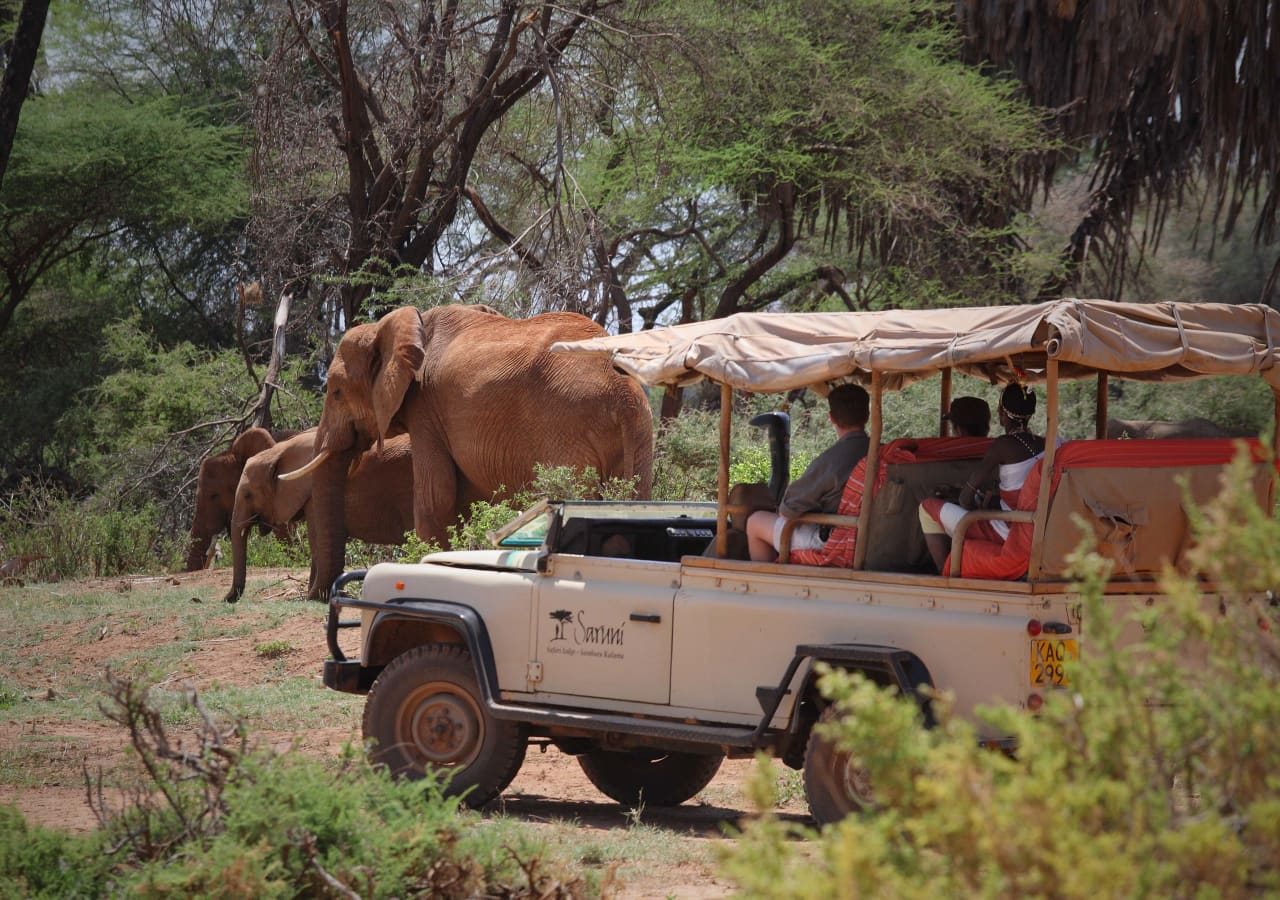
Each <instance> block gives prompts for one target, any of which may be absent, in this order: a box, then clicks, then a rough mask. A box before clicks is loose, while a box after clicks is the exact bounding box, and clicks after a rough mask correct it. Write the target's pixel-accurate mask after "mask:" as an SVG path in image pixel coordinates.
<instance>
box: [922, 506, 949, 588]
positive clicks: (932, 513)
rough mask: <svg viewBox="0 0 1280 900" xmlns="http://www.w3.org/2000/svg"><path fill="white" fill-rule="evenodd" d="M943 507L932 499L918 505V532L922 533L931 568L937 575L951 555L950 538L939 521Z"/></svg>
mask: <svg viewBox="0 0 1280 900" xmlns="http://www.w3.org/2000/svg"><path fill="white" fill-rule="evenodd" d="M943 505H944V504H943V502H942V501H941V500H934V499H932V498H930V499H928V500H925V501H924V502H923V503H921V504H920V530H921V531H922V532H924V545H925V547H926V548H928V550H929V557H930V558H931V559H932V560H933V567H934V568H935V569H937V570H938V572H939V573H941V572H942V568H943V566H945V565H946V564H947V557H948V556H950V555H951V536H950V535H948V534H947V532H946V530H945V529H944V528H943V527H942V524H941V522H940V521H939V520H940V518H941V515H940V514H941V511H942V507H943Z"/></svg>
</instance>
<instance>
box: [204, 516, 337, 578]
mask: <svg viewBox="0 0 1280 900" xmlns="http://www.w3.org/2000/svg"><path fill="white" fill-rule="evenodd" d="M354 543H356V542H355V541H349V542H348V544H349V545H350V544H354ZM224 546H226V547H227V551H228V552H227V553H225V554H224V556H223V560H222V561H223V563H224V564H226V565H228V566H229V565H231V553H230V545H229V544H227V543H226V542H225V540H224ZM245 560H246V562H247V564H248V565H250V566H254V567H262V568H278V569H290V568H293V569H296V568H299V567H306V566H309V565H311V549H310V547H309V546H308V545H307V526H306V523H305V522H304V523H302V524H300V525H298V527H297V530H296V531H295V532H294V534H293V540H291V541H282V540H280V539H279V538H277V537H276V536H275V534H274V533H270V534H260V533H259V532H258V529H257V528H251V529H249V540H248V543H247V544H246V545H245Z"/></svg>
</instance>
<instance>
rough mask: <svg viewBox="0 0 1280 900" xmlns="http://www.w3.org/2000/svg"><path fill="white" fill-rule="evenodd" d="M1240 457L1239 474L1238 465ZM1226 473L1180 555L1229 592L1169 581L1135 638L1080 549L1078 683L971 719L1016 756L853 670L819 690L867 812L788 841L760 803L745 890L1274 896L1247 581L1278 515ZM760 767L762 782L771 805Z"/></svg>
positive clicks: (1266, 720) (1279, 659)
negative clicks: (857, 770)
mask: <svg viewBox="0 0 1280 900" xmlns="http://www.w3.org/2000/svg"><path fill="white" fill-rule="evenodd" d="M1237 466H1238V467H1239V466H1241V464H1240V463H1238V464H1237ZM1247 480H1248V471H1247V467H1243V468H1237V470H1236V471H1235V472H1234V474H1233V477H1232V479H1231V481H1230V484H1229V485H1228V486H1227V487H1226V488H1225V489H1224V492H1223V495H1222V496H1221V497H1220V498H1219V500H1218V501H1217V502H1216V503H1215V504H1213V505H1212V506H1211V507H1209V508H1208V509H1206V510H1205V511H1204V512H1203V513H1202V514H1199V515H1197V516H1195V521H1194V527H1195V534H1196V536H1197V539H1198V541H1199V544H1198V547H1197V548H1196V549H1195V550H1194V551H1193V552H1192V554H1191V559H1190V563H1191V566H1192V568H1193V570H1194V571H1197V572H1199V573H1201V574H1203V575H1204V576H1206V577H1208V578H1209V579H1211V580H1213V581H1215V582H1217V584H1218V585H1219V587H1220V589H1221V590H1222V591H1223V592H1224V595H1225V596H1226V597H1227V598H1229V599H1227V600H1225V601H1224V602H1223V603H1222V604H1221V605H1219V602H1218V600H1217V599H1216V596H1215V597H1211V598H1209V599H1208V601H1206V600H1205V599H1204V598H1202V596H1201V588H1200V586H1199V585H1198V584H1197V582H1196V581H1195V580H1194V579H1192V578H1189V577H1185V576H1179V575H1176V574H1173V573H1169V574H1168V575H1166V576H1165V578H1164V579H1163V581H1162V586H1163V591H1164V593H1165V596H1162V597H1159V598H1157V600H1156V602H1155V603H1154V604H1153V605H1151V606H1146V605H1142V606H1139V607H1137V609H1138V610H1139V611H1138V612H1137V613H1135V614H1134V615H1136V617H1137V618H1138V619H1139V624H1140V625H1141V628H1140V629H1133V628H1131V629H1130V633H1134V632H1136V633H1140V634H1142V636H1143V637H1142V640H1141V642H1140V643H1137V644H1133V645H1130V646H1122V645H1121V642H1120V633H1121V626H1122V625H1123V624H1124V618H1123V617H1122V616H1117V615H1116V614H1115V613H1114V612H1113V605H1114V603H1115V601H1114V598H1112V599H1109V600H1104V597H1103V594H1102V587H1103V584H1104V581H1105V579H1106V577H1107V576H1108V575H1109V571H1108V564H1107V563H1105V562H1104V561H1103V560H1101V559H1100V558H1099V557H1097V556H1094V555H1090V554H1083V553H1081V554H1077V558H1076V565H1077V570H1076V571H1077V577H1078V578H1079V579H1080V582H1079V585H1078V589H1079V591H1080V595H1081V599H1082V602H1083V604H1084V619H1083V621H1084V622H1085V623H1087V639H1088V642H1087V646H1086V647H1085V648H1084V652H1083V653H1082V657H1083V658H1082V660H1081V661H1080V663H1079V664H1078V665H1075V666H1073V667H1072V668H1071V669H1070V672H1069V674H1070V677H1071V681H1072V686H1071V688H1069V689H1068V690H1063V691H1055V692H1052V693H1051V694H1050V695H1049V696H1048V698H1047V700H1046V704H1045V706H1044V708H1043V710H1042V711H1041V713H1040V714H1039V715H1038V716H1030V715H1026V714H1024V713H1022V712H1020V711H1017V710H1012V709H1008V708H997V709H989V710H986V711H984V712H983V713H982V714H983V715H984V716H985V717H986V718H987V719H988V720H990V721H991V722H993V723H994V724H996V725H997V726H998V728H999V730H1000V731H1002V732H1004V733H1007V734H1011V735H1013V736H1015V737H1016V739H1017V746H1018V750H1017V754H1016V758H1011V757H1008V756H1005V755H1003V754H999V753H996V752H993V751H988V750H983V749H981V748H980V747H979V746H978V741H977V738H976V733H975V730H974V727H973V726H972V725H971V724H970V723H969V722H966V721H961V720H959V719H958V718H956V717H954V716H952V715H950V714H949V713H948V711H947V709H946V706H947V704H946V702H945V698H942V702H941V703H940V706H941V710H940V712H941V715H940V724H939V726H938V727H937V728H936V729H933V730H929V731H925V730H924V729H922V728H921V727H920V723H919V713H918V710H917V708H916V706H915V704H913V703H911V702H909V701H905V700H903V699H902V698H900V697H898V696H896V695H894V694H893V693H891V692H888V691H885V690H882V689H880V688H877V687H876V686H874V685H872V684H870V683H869V682H866V681H865V680H863V679H862V678H860V677H858V676H849V675H847V674H844V673H836V672H832V673H829V674H827V675H825V676H824V677H823V681H822V686H823V689H824V691H826V692H827V693H828V694H829V695H830V696H831V697H832V698H833V699H834V700H835V702H837V703H839V704H840V705H841V706H842V707H843V708H844V709H845V710H846V711H848V713H849V715H848V716H846V717H845V718H844V719H842V720H841V721H840V723H839V724H838V725H837V726H835V727H834V729H833V732H832V734H833V735H834V736H836V737H837V738H838V740H839V741H840V742H841V743H842V745H843V746H845V747H846V748H848V749H849V750H850V751H851V752H852V753H853V754H854V756H855V757H856V758H857V759H858V761H859V762H860V764H862V765H863V766H865V767H866V769H867V771H868V773H869V775H870V778H871V782H872V784H873V785H874V790H875V795H876V799H877V808H876V809H874V810H871V811H869V812H867V813H866V814H864V815H861V816H856V817H851V818H849V819H847V820H845V821H844V822H842V823H839V824H838V825H836V826H833V827H831V828H829V829H827V830H825V831H824V832H823V833H822V835H821V853H820V855H819V856H817V857H816V858H815V855H814V854H811V853H808V852H803V851H797V850H796V849H795V848H794V846H793V844H792V843H791V842H789V840H788V829H787V828H785V827H784V826H783V825H781V824H780V823H779V822H778V821H777V820H775V819H773V818H772V817H771V816H769V815H767V814H766V815H764V816H763V817H762V818H761V820H760V821H759V822H757V823H755V824H753V825H751V826H750V827H748V828H747V830H746V834H745V836H744V839H743V840H742V841H741V842H740V843H739V844H738V846H737V847H736V848H733V849H732V850H731V851H730V852H729V853H728V855H727V858H726V866H727V868H728V871H729V872H730V873H731V874H732V876H733V877H734V878H735V879H736V880H737V881H738V883H739V884H740V885H741V887H742V888H743V890H744V892H745V893H746V894H747V895H748V896H757V897H825V896H861V895H877V896H910V897H924V896H942V897H951V896H966V897H967V896H990V897H1005V896H1063V897H1092V896H1113V897H1130V896H1150V897H1174V896H1219V897H1242V896H1253V895H1257V894H1267V893H1274V892H1276V891H1280V775H1278V774H1277V773H1278V772H1280V730H1277V729H1276V728H1275V727H1274V724H1275V722H1276V721H1280V641H1278V640H1277V632H1278V631H1280V615H1278V614H1277V611H1276V609H1275V607H1274V606H1272V605H1271V604H1270V603H1269V602H1268V601H1266V600H1250V599H1245V597H1247V596H1249V595H1252V596H1254V597H1259V596H1265V595H1262V594H1261V592H1262V591H1263V590H1264V589H1268V588H1270V586H1272V585H1274V584H1276V583H1277V582H1276V577H1277V576H1278V575H1280V524H1278V523H1277V521H1276V520H1275V519H1273V518H1271V517H1269V516H1268V515H1267V514H1266V513H1265V512H1264V511H1263V510H1260V509H1259V508H1258V506H1257V504H1256V503H1255V501H1254V499H1253V495H1252V492H1251V491H1250V490H1249V489H1248V488H1247V487H1246V486H1245V485H1246V483H1247ZM772 784H773V782H772V779H771V778H760V779H757V783H756V785H755V787H754V790H755V793H756V797H757V800H758V801H759V802H761V803H763V804H765V806H764V807H763V808H766V809H767V808H769V806H768V804H769V803H770V802H771V799H772V798H771V795H770V793H769V792H770V790H771V789H772V787H771V786H772Z"/></svg>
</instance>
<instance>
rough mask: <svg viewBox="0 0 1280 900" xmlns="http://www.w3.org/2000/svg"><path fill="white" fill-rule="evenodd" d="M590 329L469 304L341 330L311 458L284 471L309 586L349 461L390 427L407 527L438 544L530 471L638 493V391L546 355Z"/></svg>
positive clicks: (337, 554)
mask: <svg viewBox="0 0 1280 900" xmlns="http://www.w3.org/2000/svg"><path fill="white" fill-rule="evenodd" d="M603 334H604V330H603V329H602V328H601V327H600V326H599V325H597V324H596V323H594V322H592V321H591V320H590V319H588V318H586V317H584V316H579V315H577V314H574V313H544V314H542V315H539V316H534V317H532V318H529V319H508V318H506V317H505V316H502V315H499V314H497V313H495V312H493V311H492V310H490V309H487V308H485V307H471V306H444V307H437V308H435V309H432V310H428V311H426V312H421V313H420V312H419V311H418V310H417V309H414V308H413V307H403V308H401V309H397V310H394V311H392V312H390V313H388V314H387V315H386V316H384V317H383V318H382V319H380V320H379V321H378V322H376V323H372V324H368V325H358V326H356V327H354V328H352V329H350V330H349V331H348V332H347V333H346V334H345V335H344V336H343V338H342V341H341V342H340V343H339V345H338V348H337V352H336V354H335V356H334V359H333V363H332V365H331V366H330V369H329V378H328V384H327V387H326V393H325V401H324V411H323V413H322V414H321V417H320V425H319V427H318V432H317V437H316V456H315V459H314V460H313V461H312V463H311V464H310V465H309V466H307V467H305V468H304V469H302V470H299V471H297V472H294V473H290V474H288V475H285V476H283V477H285V478H290V477H295V476H301V475H304V474H311V476H312V502H313V504H314V505H315V508H314V510H313V513H312V516H311V518H310V520H309V521H310V522H311V523H312V526H313V527H314V530H315V539H314V542H313V545H312V547H313V564H314V570H315V579H314V583H315V584H317V585H327V584H329V583H331V582H332V580H333V579H334V578H336V577H337V575H338V574H339V573H340V571H341V570H342V568H343V564H344V560H343V541H344V537H345V535H346V533H347V530H348V527H349V526H348V524H347V516H346V511H345V498H346V482H347V478H348V471H349V468H350V463H351V461H352V459H353V458H354V455H355V454H357V453H360V452H362V451H364V450H366V449H367V448H369V447H370V446H373V445H374V444H375V443H376V442H378V441H379V440H384V439H386V438H387V437H389V436H390V435H392V434H396V433H399V432H405V433H407V434H408V435H409V439H410V442H411V445H412V456H413V502H414V507H413V513H414V526H415V530H416V531H417V533H418V536H419V537H421V538H422V539H423V540H428V541H435V542H437V543H439V544H441V545H444V544H446V542H447V537H448V535H447V527H448V526H449V525H450V524H452V523H454V522H456V521H457V518H458V516H459V514H461V513H463V512H465V510H466V509H467V508H468V506H469V505H470V503H472V502H473V501H475V500H491V499H494V498H495V497H499V498H500V497H504V496H509V495H510V494H512V493H513V492H514V491H516V490H518V489H520V488H521V487H523V486H525V485H527V484H529V483H530V482H531V481H532V479H533V475H534V465H535V463H541V464H543V465H546V466H571V467H574V468H577V469H585V468H587V467H590V468H592V469H594V470H595V472H596V473H597V474H598V475H599V477H600V478H601V479H612V478H626V479H635V483H636V494H637V496H638V497H640V498H642V499H647V498H648V496H649V493H650V489H651V487H652V480H653V474H652V470H653V422H652V415H651V413H650V409H649V402H648V398H647V397H646V395H645V392H644V389H643V388H642V387H641V386H640V384H639V383H638V382H636V381H635V380H633V379H631V378H629V377H627V376H625V375H622V374H619V373H618V372H616V371H614V369H613V367H612V366H611V365H610V363H609V361H608V360H607V359H606V358H604V357H588V356H582V355H569V354H560V353H552V352H551V351H550V347H551V345H552V344H553V343H555V342H556V341H570V340H579V339H583V338H590V337H598V336H600V335H603Z"/></svg>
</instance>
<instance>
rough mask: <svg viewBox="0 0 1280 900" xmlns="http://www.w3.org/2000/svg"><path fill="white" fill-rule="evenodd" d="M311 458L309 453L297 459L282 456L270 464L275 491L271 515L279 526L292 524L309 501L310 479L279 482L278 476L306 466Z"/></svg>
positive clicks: (286, 455) (287, 455)
mask: <svg viewBox="0 0 1280 900" xmlns="http://www.w3.org/2000/svg"><path fill="white" fill-rule="evenodd" d="M311 458H312V454H310V453H306V454H303V455H301V456H299V457H298V458H297V459H291V458H290V455H289V454H284V455H282V456H281V457H279V458H278V459H276V460H275V461H274V462H273V463H272V464H271V483H272V486H273V487H274V489H275V492H274V498H273V499H274V502H273V504H272V506H273V507H274V509H273V513H274V518H275V519H276V521H277V522H278V523H279V524H281V525H284V524H286V523H288V522H292V521H293V520H294V518H296V517H297V515H298V514H299V513H300V512H302V507H304V506H306V505H307V501H308V500H310V499H311V478H310V476H308V477H306V478H299V479H296V480H294V481H281V480H280V479H279V477H278V476H279V474H280V473H281V472H282V471H284V472H291V471H293V470H294V469H297V468H298V467H300V466H303V465H306V464H307V463H308V462H310V461H311Z"/></svg>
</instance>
